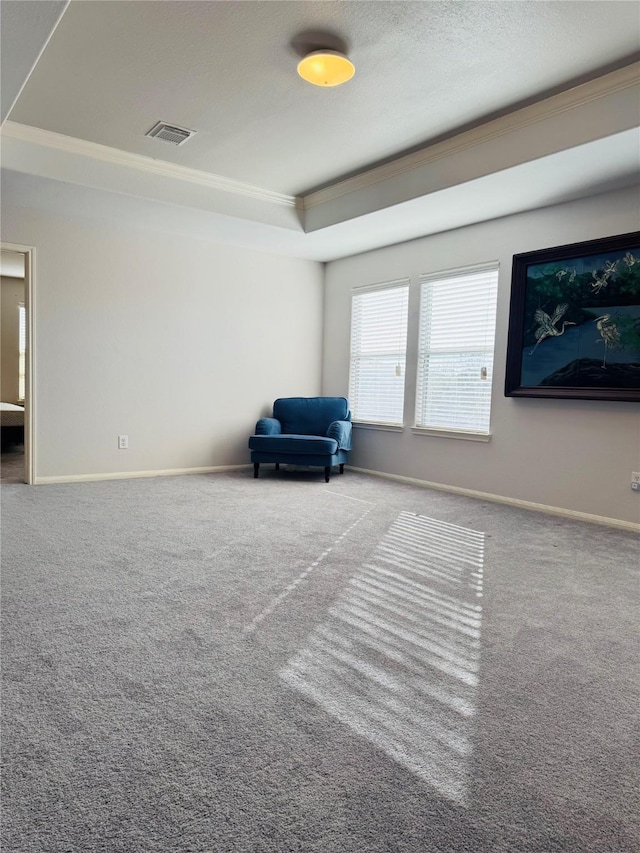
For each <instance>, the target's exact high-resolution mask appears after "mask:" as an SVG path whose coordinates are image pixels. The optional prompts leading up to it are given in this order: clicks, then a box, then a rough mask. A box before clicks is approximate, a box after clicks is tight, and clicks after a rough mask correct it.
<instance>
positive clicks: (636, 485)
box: [631, 471, 640, 492]
mask: <svg viewBox="0 0 640 853" xmlns="http://www.w3.org/2000/svg"><path fill="white" fill-rule="evenodd" d="M631 488H632V489H633V491H634V492H640V471H632V472H631Z"/></svg>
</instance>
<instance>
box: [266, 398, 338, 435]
mask: <svg viewBox="0 0 640 853" xmlns="http://www.w3.org/2000/svg"><path fill="white" fill-rule="evenodd" d="M273 417H274V418H276V419H277V420H279V421H280V424H281V426H282V432H283V433H284V434H286V435H327V429H328V428H329V424H330V423H332V422H333V421H348V420H350V419H351V414H350V412H349V403H348V401H347V399H346V397H284V398H282V397H281V398H280V399H279V400H276V401H275V403H274V404H273Z"/></svg>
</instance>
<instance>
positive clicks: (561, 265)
mask: <svg viewBox="0 0 640 853" xmlns="http://www.w3.org/2000/svg"><path fill="white" fill-rule="evenodd" d="M505 396H506V397H554V398H565V399H567V398H569V399H571V398H573V399H579V400H626V401H636V402H638V401H640V231H634V232H631V233H629V234H619V235H616V236H614V237H603V238H601V239H598V240H587V241H585V242H584V243H571V244H569V245H566V246H556V247H554V248H551V249H539V250H537V251H535V252H524V253H522V254H519V255H514V256H513V269H512V275H511V306H510V312H509V337H508V342H507V370H506V380H505Z"/></svg>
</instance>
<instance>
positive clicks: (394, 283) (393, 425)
mask: <svg viewBox="0 0 640 853" xmlns="http://www.w3.org/2000/svg"><path fill="white" fill-rule="evenodd" d="M410 287H411V279H410V278H408V277H406V278H399V279H393V280H391V281H384V282H378V283H376V284H367V285H361V286H358V287H354V288H352V291H351V324H350V340H349V377H348V383H349V385H348V387H349V391H348V394H349V403H350V406H351V411H352V420H353V424H354V426H356V427H364V428H369V429H380V430H388V431H390V432H397V431H401V430H402V429H404V422H405V418H404V410H405V403H406V388H405V383H406V375H407V370H406V367H407V344H408V327H409V297H410ZM385 291H388V292H391V291H402V292H403V302H404V304H403V305H400V306H399V308H398V309H396V310H399V311H400V315H402V314H404V317H402V316H401V319H403V321H404V324H403V328H402V329H401V331H400V338H399V340H398V346H397V347H396V348H395V349H392V348H389V349H387V350H386V351H383V352H380V353H377V354H376V355H378V356H379V357H380V358H381V359H384V358H387V359H388V358H392V359H393V360H394V361H396V362H397V364H400V375H399V376H398V378H399V379H401V380H402V398H401V404H400V420H395V419H394V420H392V419H391V418H390V419H388V420H382V419H377V418H370V417H359V416H358V405H359V401H358V397H359V395H358V394H357V393H356V390H355V387H354V386H355V385H356V383H357V379H356V375H357V369H356V364H357V362H361V361H362V360H363V359H364V358H366V357H367V356H366V354H363V353H362V349H361V348H360V349H356V348H355V347H354V344H355V343H356V299H357V298H358V297H366V296H367V295H369V294H374V293H376V294H380V293H383V292H385ZM401 325H402V324H401ZM372 357H374V356H372V355H371V354H369V359H371V358H372Z"/></svg>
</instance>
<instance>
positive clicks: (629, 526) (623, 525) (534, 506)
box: [349, 465, 640, 533]
mask: <svg viewBox="0 0 640 853" xmlns="http://www.w3.org/2000/svg"><path fill="white" fill-rule="evenodd" d="M349 469H350V470H351V471H358V472H359V473H360V474H371V475H373V476H374V477H383V478H384V479H386V480H396V481H397V482H399V483H408V484H409V485H411V486H422V487H423V488H425V489H436V490H438V491H440V492H451V493H452V494H454V495H464V496H465V497H468V498H479V499H480V500H483V501H492V502H494V503H500V504H507V505H508V506H516V507H519V508H520V509H529V510H532V511H533V512H544V513H547V514H548V515H559V516H562V517H563V518H573V519H575V520H576V521H588V522H591V523H592V524H604V525H606V526H607V527H617V528H619V529H620V530H631V531H633V532H634V533H640V524H635V523H634V522H633V521H623V520H622V519H619V518H607V517H606V516H604V515H592V514H591V513H589V512H577V511H576V510H573V509H563V508H562V507H559V506H547V505H546V504H538V503H534V502H533V501H523V500H520V499H518V498H508V497H506V496H504V495H492V494H490V493H489V492H477V491H475V490H474V489H463V488H460V487H459V486H446V485H444V484H443V483H431V482H429V481H428V480H418V479H416V478H415V477H401V476H400V475H399V474H385V473H384V472H382V471H373V470H371V469H369V468H356V467H355V466H354V465H349Z"/></svg>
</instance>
